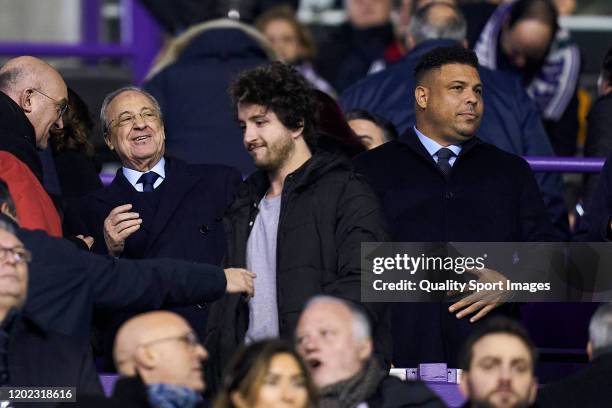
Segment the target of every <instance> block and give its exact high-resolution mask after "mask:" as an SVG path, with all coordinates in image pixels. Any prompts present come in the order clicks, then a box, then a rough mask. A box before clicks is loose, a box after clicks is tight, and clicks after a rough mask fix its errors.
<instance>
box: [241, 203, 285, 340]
mask: <svg viewBox="0 0 612 408" xmlns="http://www.w3.org/2000/svg"><path fill="white" fill-rule="evenodd" d="M280 206H281V196H280V195H279V196H277V197H273V198H264V199H262V200H261V201H260V203H259V214H257V217H256V218H255V222H254V225H253V228H252V230H251V234H250V235H249V239H248V241H247V252H246V264H247V269H248V270H250V271H253V272H255V273H256V274H257V278H256V279H255V281H254V282H255V284H254V286H255V296H253V297H252V298H251V300H250V301H249V328H248V330H247V332H246V339H245V341H246V342H247V343H250V342H252V341H257V340H261V339H265V338H270V337H278V305H277V303H276V235H277V232H278V218H279V215H280Z"/></svg>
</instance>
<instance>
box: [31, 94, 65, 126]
mask: <svg viewBox="0 0 612 408" xmlns="http://www.w3.org/2000/svg"><path fill="white" fill-rule="evenodd" d="M32 90H33V91H36V92H38V93H39V94H41V95H42V96H46V97H47V98H49V99H51V100H52V101H53V102H55V110H57V117H58V119H59V118H61V117H62V116H64V113H66V111H67V110H68V102H67V101H66V100H65V99H62V100H61V101H58V100H57V99H55V98H52V97H50V96H49V95H47V94H46V93H44V92H43V91H39V90H38V89H36V88H32Z"/></svg>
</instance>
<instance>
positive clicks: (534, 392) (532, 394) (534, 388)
mask: <svg viewBox="0 0 612 408" xmlns="http://www.w3.org/2000/svg"><path fill="white" fill-rule="evenodd" d="M537 396H538V377H533V381H532V383H531V386H530V387H529V404H533V403H534V402H535V400H536V397H537Z"/></svg>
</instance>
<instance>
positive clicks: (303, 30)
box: [255, 4, 316, 62]
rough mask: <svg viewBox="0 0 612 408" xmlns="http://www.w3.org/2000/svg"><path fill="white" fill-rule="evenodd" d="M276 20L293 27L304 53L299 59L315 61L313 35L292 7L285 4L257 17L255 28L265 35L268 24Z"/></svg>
mask: <svg viewBox="0 0 612 408" xmlns="http://www.w3.org/2000/svg"><path fill="white" fill-rule="evenodd" d="M276 20H283V21H286V22H287V23H289V25H290V26H291V27H293V30H294V31H295V35H296V37H297V39H298V43H299V44H300V45H301V46H302V49H303V53H304V54H303V55H300V56H299V57H302V58H306V59H313V58H314V57H315V55H316V46H315V42H314V39H313V38H312V34H311V33H310V30H308V28H307V27H306V26H304V25H303V24H301V23H300V22H299V21H298V19H297V17H296V15H295V11H293V9H292V8H291V6H288V5H286V4H284V5H280V6H276V7H272V8H271V9H269V10H267V11H265V12H264V13H263V14H261V15H260V16H259V17H257V20H255V28H257V29H258V30H259V31H261V32H262V33H263V32H264V30H265V29H266V27H267V26H268V24H270V23H271V22H273V21H276ZM288 62H294V61H288Z"/></svg>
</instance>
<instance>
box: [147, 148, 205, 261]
mask: <svg viewBox="0 0 612 408" xmlns="http://www.w3.org/2000/svg"><path fill="white" fill-rule="evenodd" d="M199 180H200V177H199V176H195V175H193V174H190V173H189V172H188V170H187V165H186V164H185V163H184V162H181V161H179V160H177V159H169V158H166V178H165V179H164V183H163V184H164V192H163V194H162V195H161V197H160V200H159V206H158V207H157V212H156V213H155V222H154V223H153V224H152V227H151V231H150V232H149V237H148V240H147V246H146V249H145V254H146V253H147V252H148V251H149V249H150V248H151V246H152V245H153V244H154V243H155V241H156V240H157V238H159V235H160V234H161V233H162V231H163V230H164V228H165V227H166V225H167V224H168V222H169V221H170V219H171V218H172V215H173V214H174V212H175V211H176V210H177V208H178V207H179V205H180V204H181V202H182V201H183V197H185V195H186V194H187V193H188V192H189V191H191V190H192V189H193V187H194V186H195V185H196V183H197V182H198V181H199Z"/></svg>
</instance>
